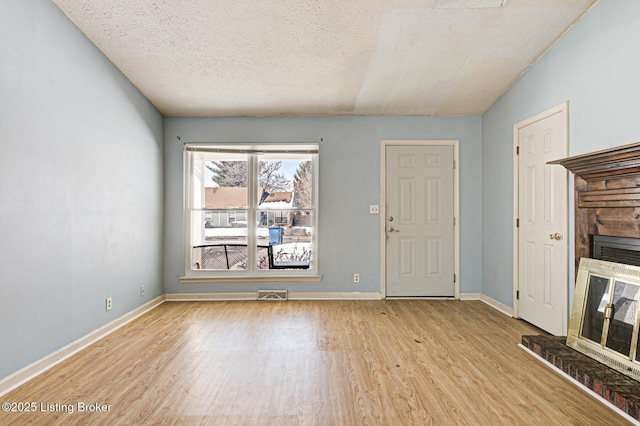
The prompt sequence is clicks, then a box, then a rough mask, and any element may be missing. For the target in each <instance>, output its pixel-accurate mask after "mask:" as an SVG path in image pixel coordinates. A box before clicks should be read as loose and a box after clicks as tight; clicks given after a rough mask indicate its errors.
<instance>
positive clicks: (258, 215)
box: [185, 143, 318, 277]
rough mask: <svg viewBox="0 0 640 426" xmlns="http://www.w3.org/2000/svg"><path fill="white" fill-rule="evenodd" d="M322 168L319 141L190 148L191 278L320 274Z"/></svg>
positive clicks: (188, 231) (187, 227)
mask: <svg viewBox="0 0 640 426" xmlns="http://www.w3.org/2000/svg"><path fill="white" fill-rule="evenodd" d="M317 164H318V145H317V144H286V145H282V144H279V145H275V144H255V145H248V144H242V145H240V144H201V143H192V144H185V238H186V241H185V275H186V277H225V276H264V275H269V274H274V273H277V274H284V275H298V274H302V275H311V274H315V273H316V270H317V255H316V250H315V248H316V235H317V228H318V227H317V214H316V213H317V202H318V201H317V200H318V197H317V194H318V184H317V182H318V173H317V170H318V166H317ZM274 271H275V272H274Z"/></svg>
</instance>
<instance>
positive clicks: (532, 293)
mask: <svg viewBox="0 0 640 426" xmlns="http://www.w3.org/2000/svg"><path fill="white" fill-rule="evenodd" d="M567 109H568V105H567V104H566V103H564V104H561V105H559V106H557V107H555V108H551V109H549V110H547V111H544V112H543V113H540V114H538V115H536V116H534V117H531V118H530V119H527V120H524V121H522V122H520V123H518V124H516V125H515V126H514V143H515V144H516V158H515V161H514V167H515V168H516V169H517V174H516V175H515V176H516V183H517V184H516V185H514V190H515V192H516V193H517V195H516V196H515V197H514V202H515V203H516V205H515V212H516V218H517V219H516V232H514V238H515V239H516V243H515V244H514V247H515V250H514V252H515V253H514V293H515V297H514V299H515V300H514V312H515V314H516V315H515V316H516V317H519V318H522V319H524V320H525V321H528V322H530V323H532V324H534V325H535V326H537V327H539V328H541V329H543V330H545V331H547V332H549V333H551V334H554V335H556V336H562V335H566V332H567V325H568V294H569V267H568V241H569V239H568V198H567V193H568V174H567V171H566V169H565V168H564V167H562V166H560V165H550V164H547V162H549V161H552V160H558V159H561V158H564V157H566V156H567V155H568V131H567V130H568V129H567V126H568V124H567V123H568V120H567V117H568V114H567Z"/></svg>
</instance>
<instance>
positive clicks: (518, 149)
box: [516, 145, 520, 155]
mask: <svg viewBox="0 0 640 426" xmlns="http://www.w3.org/2000/svg"><path fill="white" fill-rule="evenodd" d="M516 155H520V146H519V145H518V146H516Z"/></svg>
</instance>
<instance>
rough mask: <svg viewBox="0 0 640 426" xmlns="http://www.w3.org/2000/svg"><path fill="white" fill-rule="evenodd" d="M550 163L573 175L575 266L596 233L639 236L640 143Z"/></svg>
mask: <svg viewBox="0 0 640 426" xmlns="http://www.w3.org/2000/svg"><path fill="white" fill-rule="evenodd" d="M549 164H561V165H563V166H564V167H566V168H567V169H568V170H569V171H571V172H573V174H574V178H575V236H576V242H575V244H576V247H575V248H576V251H575V256H576V257H575V265H576V268H577V267H578V265H579V263H580V258H581V257H591V252H592V244H591V237H592V236H593V235H608V236H613V237H627V238H640V142H638V143H634V144H630V145H624V146H620V147H616V148H611V149H607V150H603V151H597V152H593V153H589V154H583V155H578V156H575V157H569V158H564V159H561V160H556V161H551V162H549Z"/></svg>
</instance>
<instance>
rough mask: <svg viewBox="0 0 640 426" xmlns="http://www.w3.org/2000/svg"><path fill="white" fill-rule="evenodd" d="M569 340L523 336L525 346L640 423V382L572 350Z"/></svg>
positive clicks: (553, 337)
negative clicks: (567, 343) (568, 343)
mask: <svg viewBox="0 0 640 426" xmlns="http://www.w3.org/2000/svg"><path fill="white" fill-rule="evenodd" d="M566 339H567V338H566V337H556V336H522V345H523V346H524V347H526V348H528V349H529V350H531V351H532V352H534V353H535V354H536V355H538V356H539V357H541V358H542V359H544V360H546V361H548V362H549V363H551V364H553V365H554V366H556V367H557V368H558V369H560V370H562V371H564V372H565V373H566V374H568V375H569V376H571V377H572V378H574V379H575V380H577V381H578V382H579V383H581V384H582V385H583V386H585V387H587V388H589V389H591V390H592V391H593V392H595V393H596V394H597V395H599V396H600V397H602V398H604V399H606V400H607V401H609V402H610V403H611V404H613V405H615V406H616V407H618V408H619V409H620V410H622V411H624V412H625V413H627V414H628V415H629V416H631V417H633V418H634V419H637V420H640V382H637V381H636V380H633V379H632V378H630V377H627V376H625V375H624V374H622V373H619V372H617V371H615V370H613V369H611V368H609V367H607V366H606V365H604V364H601V363H599V362H598V361H596V360H594V359H592V358H589V357H588V356H586V355H584V354H582V353H580V352H578V351H576V350H574V349H572V348H570V347H568V346H567V345H565V341H566Z"/></svg>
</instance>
